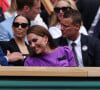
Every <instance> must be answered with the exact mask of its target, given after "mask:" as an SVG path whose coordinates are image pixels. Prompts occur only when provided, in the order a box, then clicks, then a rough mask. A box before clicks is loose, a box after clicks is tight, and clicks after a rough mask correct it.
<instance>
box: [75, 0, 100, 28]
mask: <svg viewBox="0 0 100 90" xmlns="http://www.w3.org/2000/svg"><path fill="white" fill-rule="evenodd" d="M76 5H77V7H78V9H79V11H80V13H81V15H82V19H83V24H84V26H85V27H86V29H87V30H89V29H90V27H91V24H92V22H93V20H94V18H95V16H96V13H97V10H98V8H99V6H100V0H78V1H77V2H76Z"/></svg>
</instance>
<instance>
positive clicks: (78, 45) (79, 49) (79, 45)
mask: <svg viewBox="0 0 100 90" xmlns="http://www.w3.org/2000/svg"><path fill="white" fill-rule="evenodd" d="M80 40H81V34H80V35H79V37H78V38H77V39H76V40H75V41H71V40H69V39H67V41H68V45H69V47H70V48H71V49H72V46H71V44H72V42H75V43H76V46H75V51H76V54H77V59H78V63H79V67H83V66H84V65H83V59H82V51H81V42H80Z"/></svg>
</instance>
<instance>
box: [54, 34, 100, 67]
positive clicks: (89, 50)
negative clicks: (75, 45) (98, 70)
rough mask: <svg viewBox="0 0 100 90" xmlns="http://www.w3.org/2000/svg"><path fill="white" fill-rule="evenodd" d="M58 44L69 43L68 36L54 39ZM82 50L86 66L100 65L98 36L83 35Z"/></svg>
mask: <svg viewBox="0 0 100 90" xmlns="http://www.w3.org/2000/svg"><path fill="white" fill-rule="evenodd" d="M54 41H56V44H57V45H60V46H65V45H68V43H67V40H66V38H62V37H61V38H59V39H56V40H54ZM81 51H82V58H83V64H84V66H100V41H99V40H98V39H96V38H93V37H90V36H85V35H81Z"/></svg>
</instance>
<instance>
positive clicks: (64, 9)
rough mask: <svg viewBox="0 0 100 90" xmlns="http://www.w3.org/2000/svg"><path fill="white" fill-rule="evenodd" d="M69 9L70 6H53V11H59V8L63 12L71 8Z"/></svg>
mask: <svg viewBox="0 0 100 90" xmlns="http://www.w3.org/2000/svg"><path fill="white" fill-rule="evenodd" d="M71 9H72V8H71V7H62V8H59V7H55V8H54V11H55V12H56V13H59V12H60V10H62V11H63V12H65V11H69V10H71Z"/></svg>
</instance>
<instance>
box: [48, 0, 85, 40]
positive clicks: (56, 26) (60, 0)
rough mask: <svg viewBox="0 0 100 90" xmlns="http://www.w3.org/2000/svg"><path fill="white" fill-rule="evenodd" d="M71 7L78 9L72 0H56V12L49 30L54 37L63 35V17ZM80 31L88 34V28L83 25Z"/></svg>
mask: <svg viewBox="0 0 100 90" xmlns="http://www.w3.org/2000/svg"><path fill="white" fill-rule="evenodd" d="M70 9H74V10H77V7H76V5H75V3H74V2H73V1H72V0H56V2H55V5H54V12H53V14H52V18H51V22H50V27H49V32H50V34H51V35H52V37H53V38H54V39H57V38H59V37H61V36H62V32H61V23H60V22H61V19H62V18H63V15H64V12H65V11H66V10H67V11H69V10H70ZM80 33H84V34H86V35H87V32H86V29H85V28H84V26H83V25H82V27H81V28H80Z"/></svg>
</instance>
